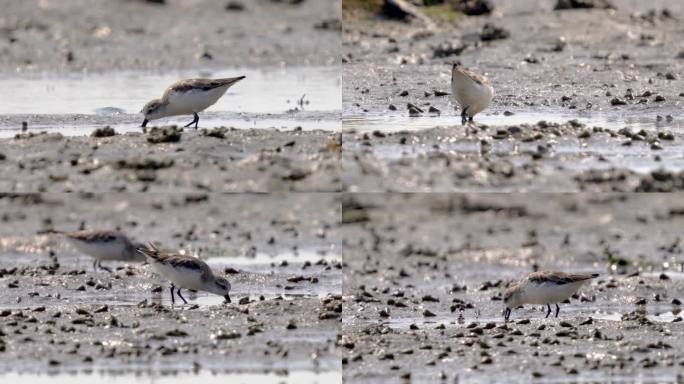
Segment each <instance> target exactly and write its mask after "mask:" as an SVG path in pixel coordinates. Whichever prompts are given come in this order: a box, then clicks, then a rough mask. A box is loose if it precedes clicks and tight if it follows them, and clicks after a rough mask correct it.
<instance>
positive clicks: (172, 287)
mask: <svg viewBox="0 0 684 384" xmlns="http://www.w3.org/2000/svg"><path fill="white" fill-rule="evenodd" d="M174 288H176V287H175V286H174V285H173V284H171V288H169V291H171V305H173V304H176V298H175V297H173V289H174Z"/></svg>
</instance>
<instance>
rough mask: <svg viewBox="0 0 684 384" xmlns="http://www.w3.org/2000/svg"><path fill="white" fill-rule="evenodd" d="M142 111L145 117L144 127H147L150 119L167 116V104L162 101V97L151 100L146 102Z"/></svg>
mask: <svg viewBox="0 0 684 384" xmlns="http://www.w3.org/2000/svg"><path fill="white" fill-rule="evenodd" d="M140 113H142V114H143V116H144V117H145V120H143V122H142V127H145V126H146V125H147V123H148V122H149V121H150V120H156V119H161V118H162V117H164V116H166V104H164V103H162V101H161V100H160V99H154V100H151V101H149V102H148V103H147V104H145V106H144V107H143V108H142V109H141V110H140Z"/></svg>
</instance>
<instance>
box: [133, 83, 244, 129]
mask: <svg viewBox="0 0 684 384" xmlns="http://www.w3.org/2000/svg"><path fill="white" fill-rule="evenodd" d="M244 78H245V76H238V77H230V78H226V79H188V80H179V81H177V82H175V83H173V84H171V86H169V87H168V88H166V91H165V92H164V94H163V95H162V97H161V98H160V99H154V100H151V101H150V102H148V103H147V104H145V106H144V107H143V109H142V110H141V111H140V113H142V114H143V115H145V119H144V120H143V122H142V125H141V127H143V128H144V127H146V126H147V123H148V122H150V121H151V120H156V119H161V118H162V117H167V116H178V115H193V117H194V118H193V119H192V121H191V122H190V123H188V124H187V125H186V127H189V126H191V125H192V124H195V129H197V124H199V115H198V114H197V113H198V112H201V111H204V110H205V109H207V108H209V107H210V106H212V105H214V103H216V102H217V101H218V99H220V98H221V96H223V95H224V94H225V93H226V91H227V90H228V88H230V87H231V86H233V84H235V83H237V82H238V81H240V80H242V79H244Z"/></svg>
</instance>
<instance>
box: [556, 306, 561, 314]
mask: <svg viewBox="0 0 684 384" xmlns="http://www.w3.org/2000/svg"><path fill="white" fill-rule="evenodd" d="M558 312H560V307H559V306H558V304H556V317H558Z"/></svg>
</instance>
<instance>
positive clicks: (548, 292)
mask: <svg viewBox="0 0 684 384" xmlns="http://www.w3.org/2000/svg"><path fill="white" fill-rule="evenodd" d="M598 275H599V274H598V273H564V272H552V271H544V272H533V273H530V274H529V275H527V276H526V277H525V278H524V279H522V280H520V281H519V282H518V283H516V284H515V285H513V286H512V287H510V288H508V289H507V290H506V292H505V293H504V297H503V302H504V305H505V306H506V309H504V313H503V315H504V319H505V320H506V321H508V318H509V317H510V316H511V312H512V310H513V309H515V308H517V307H519V306H521V305H523V304H546V307H547V308H548V312H546V317H549V315H550V314H551V304H556V317H558V312H560V307H559V306H558V303H560V302H561V301H564V300H567V299H569V298H570V297H571V296H572V295H574V294H575V292H577V290H578V289H579V288H580V287H581V286H582V284H584V283H586V282H587V281H589V280H591V279H593V278H595V277H598Z"/></svg>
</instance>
